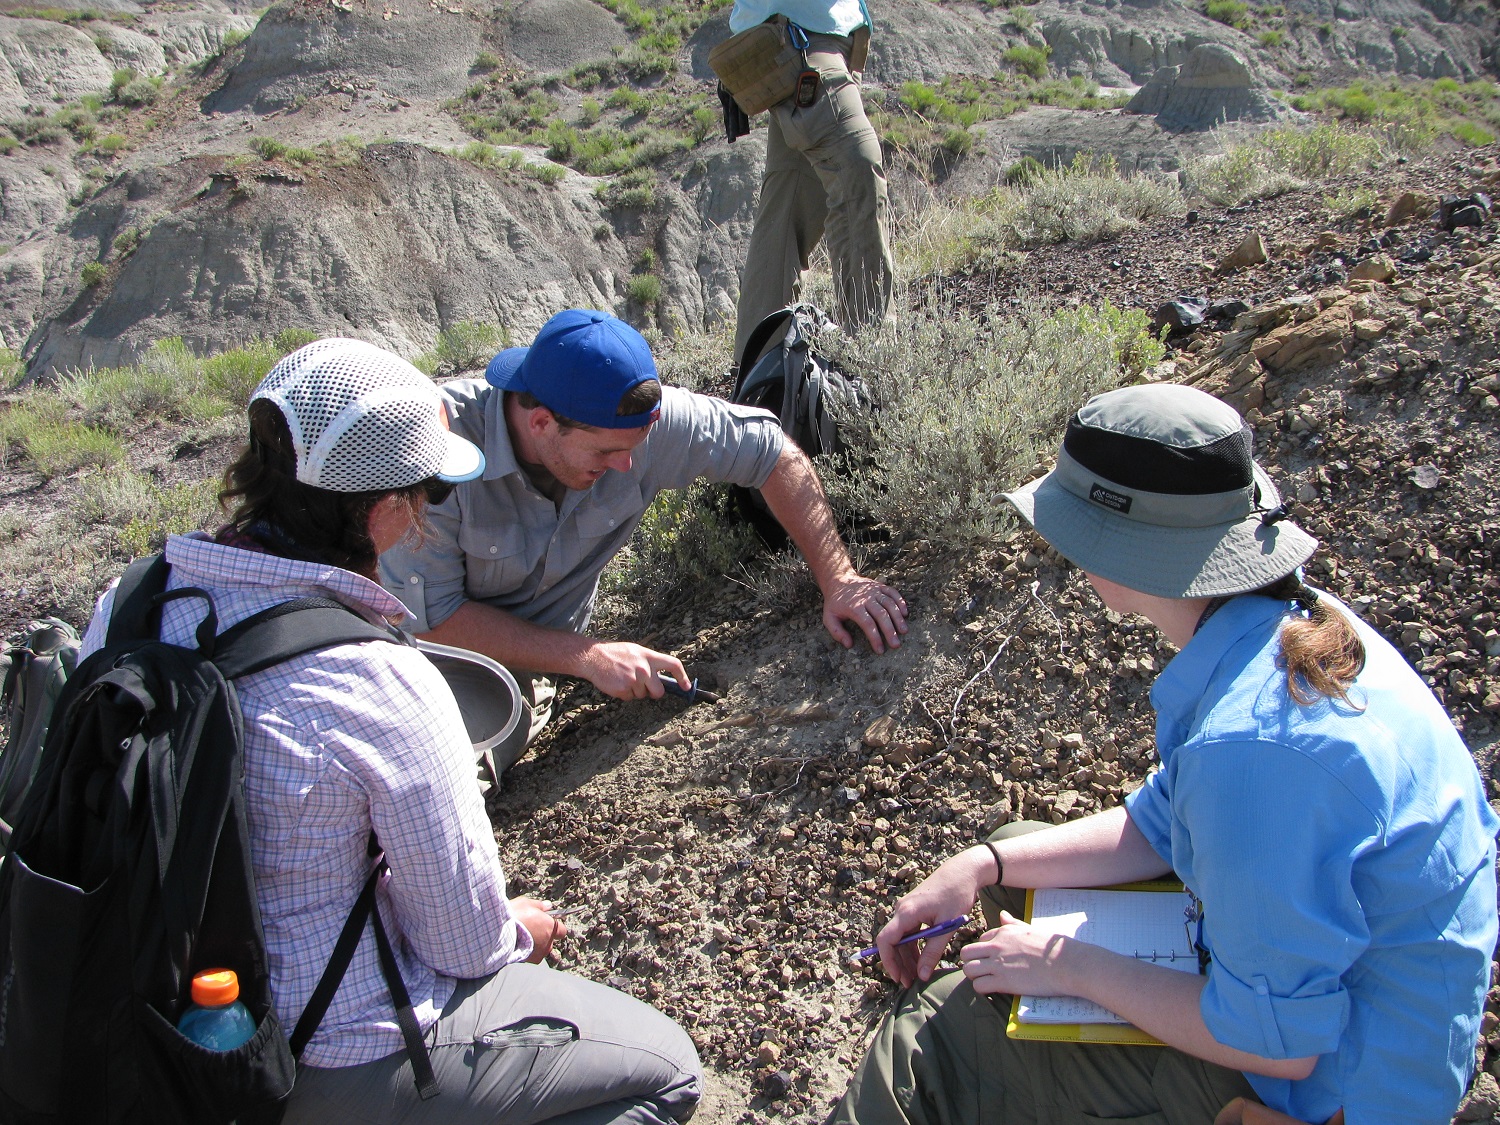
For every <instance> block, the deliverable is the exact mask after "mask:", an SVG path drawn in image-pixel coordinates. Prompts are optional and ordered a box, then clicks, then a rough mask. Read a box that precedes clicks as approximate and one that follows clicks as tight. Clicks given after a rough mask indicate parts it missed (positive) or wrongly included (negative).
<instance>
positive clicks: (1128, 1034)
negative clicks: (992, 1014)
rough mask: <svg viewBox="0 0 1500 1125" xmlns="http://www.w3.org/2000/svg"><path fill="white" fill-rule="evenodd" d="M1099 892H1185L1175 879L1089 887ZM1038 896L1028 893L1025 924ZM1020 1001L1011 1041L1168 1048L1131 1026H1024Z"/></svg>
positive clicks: (1009, 1024)
mask: <svg viewBox="0 0 1500 1125" xmlns="http://www.w3.org/2000/svg"><path fill="white" fill-rule="evenodd" d="M1087 889H1089V890H1100V891H1148V892H1155V893H1158V894H1160V893H1171V892H1175V893H1177V894H1181V893H1182V892H1183V891H1184V890H1186V888H1185V887H1184V886H1183V885H1182V884H1181V883H1179V882H1177V881H1176V880H1175V879H1160V880H1154V881H1151V882H1144V883H1119V884H1117V885H1115V886H1113V887H1090V888H1087ZM1035 894H1036V892H1035V891H1031V890H1028V891H1027V892H1026V921H1028V922H1029V921H1031V915H1032V906H1033V898H1034V896H1035ZM1020 1008H1021V997H1020V996H1014V997H1012V998H1011V1002H1010V1019H1009V1020H1007V1021H1006V1024H1005V1034H1006V1035H1008V1036H1009V1037H1010V1038H1012V1039H1031V1040H1039V1041H1042V1042H1049V1043H1117V1044H1128V1045H1132V1046H1139V1047H1161V1046H1165V1044H1163V1043H1162V1041H1161V1040H1160V1039H1158V1038H1157V1037H1156V1036H1154V1035H1152V1034H1150V1033H1149V1032H1145V1031H1142V1030H1141V1029H1140V1028H1138V1027H1135V1026H1133V1025H1132V1024H1128V1023H1022V1022H1021V1021H1020V1018H1019V1016H1020Z"/></svg>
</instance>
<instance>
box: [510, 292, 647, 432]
mask: <svg viewBox="0 0 1500 1125" xmlns="http://www.w3.org/2000/svg"><path fill="white" fill-rule="evenodd" d="M484 376H485V378H486V379H487V380H488V381H489V383H490V385H491V386H494V387H498V388H500V389H501V390H503V391H527V392H529V393H530V394H531V395H532V397H534V398H535V399H536V400H537V401H538V402H540V403H541V404H542V405H543V406H545V407H546V408H547V409H548V410H550V411H552V412H553V413H554V414H557V415H560V416H562V417H564V418H570V419H572V420H573V421H574V422H582V423H583V424H584V425H586V426H595V427H597V428H599V429H604V430H633V429H636V428H638V427H640V426H648V425H650V424H651V423H652V422H654V421H656V418H657V415H658V413H659V412H660V410H659V408H654V409H652V410H648V411H644V412H642V413H639V414H626V415H622V414H619V413H617V411H618V410H619V408H620V400H621V399H623V398H624V397H625V395H626V394H627V393H628V392H629V391H631V390H633V389H634V388H635V387H637V386H639V385H640V384H642V383H646V382H649V381H651V380H653V379H656V378H657V374H656V361H655V360H654V359H652V358H651V348H650V346H649V345H648V344H647V343H646V340H645V337H643V336H642V335H641V334H640V333H639V332H637V331H636V330H635V329H634V328H632V327H630V325H628V324H626V323H625V322H624V321H623V320H619V319H618V318H616V317H613V316H611V315H610V314H609V313H606V312H599V311H598V310H596V309H564V310H563V311H562V312H560V313H558V314H557V315H556V316H554V317H553V318H552V319H551V320H549V321H547V323H546V324H544V325H542V330H541V331H540V332H538V333H537V334H536V339H535V340H533V341H532V342H531V346H530V347H526V348H506V349H505V350H504V351H503V352H501V353H500V354H499V355H497V356H496V357H495V358H494V359H492V360H490V365H489V367H488V368H486V369H485V373H484Z"/></svg>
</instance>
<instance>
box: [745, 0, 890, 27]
mask: <svg viewBox="0 0 1500 1125" xmlns="http://www.w3.org/2000/svg"><path fill="white" fill-rule="evenodd" d="M772 16H785V17H786V18H787V19H789V20H791V21H792V22H793V23H794V24H796V25H797V26H798V27H800V28H801V29H802V30H803V31H817V32H822V33H823V34H824V35H849V34H852V33H853V32H854V31H855V30H856V29H857V28H861V27H871V26H873V25H872V24H871V23H870V9H868V8H866V7H865V0H735V4H734V8H733V10H732V11H730V13H729V30H730V31H732V32H735V33H736V34H738V33H739V32H741V31H744V30H745V29H746V28H747V27H754V26H755V25H756V24H759V23H765V22H766V21H767V20H768V19H770V18H771V17H772Z"/></svg>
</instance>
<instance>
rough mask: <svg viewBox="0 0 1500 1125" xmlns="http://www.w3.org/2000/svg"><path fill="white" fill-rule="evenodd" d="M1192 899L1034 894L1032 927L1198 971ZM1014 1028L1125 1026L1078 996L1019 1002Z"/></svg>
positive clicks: (1153, 894)
mask: <svg viewBox="0 0 1500 1125" xmlns="http://www.w3.org/2000/svg"><path fill="white" fill-rule="evenodd" d="M1191 905H1192V896H1190V895H1189V894H1188V893H1187V892H1186V891H1137V890H1130V891H1123V890H1120V891H1100V890H1068V889H1056V888H1049V889H1045V890H1038V891H1033V892H1032V900H1031V919H1030V921H1031V924H1032V926H1034V927H1035V928H1036V929H1038V930H1044V931H1046V932H1047V933H1050V934H1062V935H1063V936H1065V937H1073V938H1077V939H1078V940H1079V941H1086V942H1090V943H1092V944H1094V945H1100V946H1103V947H1104V948H1105V949H1109V950H1112V951H1113V952H1115V953H1122V954H1124V955H1125V956H1127V957H1137V958H1139V959H1141V960H1143V961H1151V962H1153V963H1155V964H1158V965H1164V966H1166V967H1167V968H1169V969H1180V970H1181V971H1182V972H1185V973H1196V972H1197V971H1198V955H1197V952H1196V951H1195V950H1194V949H1193V939H1192V935H1191V933H1190V931H1189V926H1188V924H1187V922H1186V919H1187V918H1188V913H1187V911H1188V909H1189V908H1190V907H1191ZM1015 1019H1016V1022H1018V1023H1022V1024H1028V1023H1029V1024H1039V1023H1061V1024H1090V1023H1108V1024H1123V1023H1125V1022H1126V1021H1125V1020H1122V1019H1121V1018H1120V1017H1119V1016H1117V1015H1115V1014H1114V1013H1113V1012H1111V1011H1108V1010H1107V1009H1105V1008H1101V1007H1099V1005H1098V1004H1095V1003H1093V1002H1092V1001H1089V1000H1080V999H1079V998H1077V997H1076V996H1022V997H1019V998H1018V1001H1017V1005H1016V1011H1015Z"/></svg>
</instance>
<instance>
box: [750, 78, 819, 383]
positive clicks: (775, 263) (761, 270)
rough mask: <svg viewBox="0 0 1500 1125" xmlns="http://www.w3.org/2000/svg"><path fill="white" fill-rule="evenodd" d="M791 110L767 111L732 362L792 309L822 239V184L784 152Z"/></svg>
mask: <svg viewBox="0 0 1500 1125" xmlns="http://www.w3.org/2000/svg"><path fill="white" fill-rule="evenodd" d="M794 109H795V106H793V105H792V103H791V102H783V103H782V104H781V105H777V106H772V107H771V109H770V111H769V114H770V119H769V121H768V123H767V125H766V170H765V175H764V177H763V178H762V180H761V184H760V199H759V201H758V202H757V203H756V207H755V227H754V228H753V229H752V230H751V232H750V246H749V249H748V250H747V251H746V253H745V268H744V270H743V271H742V272H741V273H740V303H739V309H738V315H737V319H736V322H735V330H734V355H735V359H736V361H738V360H739V357H740V352H741V350H742V349H743V348H744V346H745V341H746V340H748V339H749V338H750V333H751V332H753V331H755V326H756V325H757V324H759V323H760V322H761V321H762V320H764V319H765V318H766V317H767V316H769V315H770V314H771V313H773V312H775V311H776V310H777V309H780V308H785V307H786V306H787V305H788V304H790V303H791V301H792V299H793V297H794V295H795V294H796V292H797V289H798V287H799V286H800V284H801V278H802V271H803V270H805V269H807V264H808V259H809V258H810V257H811V256H812V252H813V248H814V247H816V246H817V245H818V240H819V239H821V238H822V237H823V223H824V220H825V218H826V216H827V213H828V204H827V199H826V197H825V195H824V191H823V184H822V181H821V180H819V178H818V174H817V173H816V172H814V171H813V167H812V165H811V164H809V163H808V161H807V157H805V156H804V155H802V153H800V152H797V151H795V150H794V149H792V148H790V147H788V145H787V143H786V137H785V134H784V133H783V131H782V123H783V121H785V120H786V118H787V117H788V116H789V114H790V113H791V112H792V111H793V110H794Z"/></svg>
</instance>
